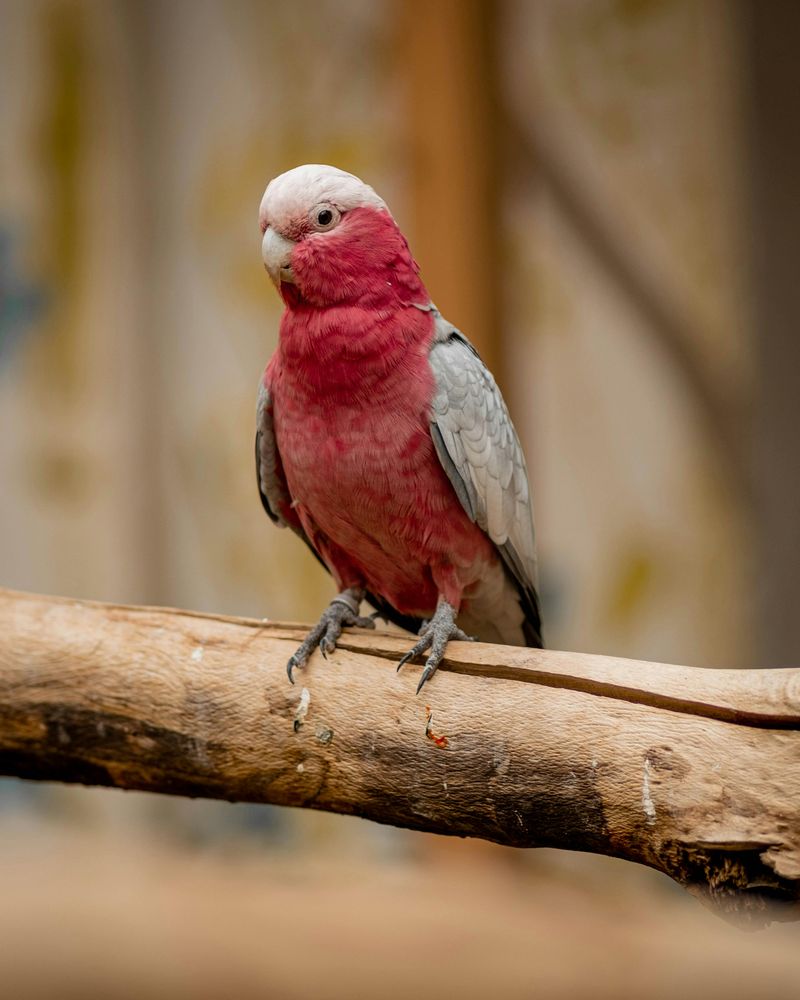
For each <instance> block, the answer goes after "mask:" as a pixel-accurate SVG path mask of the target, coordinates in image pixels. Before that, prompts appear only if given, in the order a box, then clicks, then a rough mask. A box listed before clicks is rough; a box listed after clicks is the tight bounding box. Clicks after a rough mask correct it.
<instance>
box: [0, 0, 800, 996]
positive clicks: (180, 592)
mask: <svg viewBox="0 0 800 1000" xmlns="http://www.w3.org/2000/svg"><path fill="white" fill-rule="evenodd" d="M798 29H800V5H798V4H796V3H793V2H791V0H786V2H784V0H771V2H770V3H768V4H767V3H758V2H757V0H529V2H525V0H496V2H493V3H492V2H488V0H460V2H459V0H425V2H423V0H315V2H295V3H286V2H277V0H275V2H267V0H258V2H257V0H228V2H222V0H216V2H215V0H102V2H101V0H96V2H92V0H0V428H2V431H3V433H2V434H0V570H1V571H2V572H1V573H0V583H2V584H3V585H5V586H9V587H15V588H19V589H27V590H33V591H40V592H46V593H57V594H66V595H74V596H80V597H89V598H96V599H100V600H109V601H124V602H135V603H151V604H167V605H175V606H184V607H189V608H194V609H199V610H207V611H218V612H229V613H234V614H245V615H255V616H258V617H263V616H268V617H270V618H275V619H281V618H286V619H291V620H299V619H308V620H311V619H315V618H316V617H317V616H318V614H319V612H320V609H321V608H322V607H323V606H324V604H325V603H326V602H327V600H328V599H329V598H330V596H331V595H332V587H331V582H330V580H329V579H328V578H327V577H326V576H325V575H324V574H323V573H322V571H321V570H320V569H319V568H318V567H317V565H316V564H315V562H314V560H313V559H312V557H311V556H310V555H309V554H308V553H307V552H306V550H305V547H304V546H302V545H300V544H299V543H298V542H297V540H296V539H295V538H294V537H293V536H291V534H290V533H289V532H278V531H275V530H274V529H273V528H272V526H271V525H270V524H269V522H268V521H267V519H266V518H265V517H264V515H263V512H262V510H261V506H260V504H259V501H258V496H257V493H256V489H255V476H254V470H253V459H252V440H253V427H254V423H253V421H254V407H255V388H256V385H257V382H258V379H259V376H260V373H261V371H262V370H263V367H264V365H265V363H266V360H267V359H268V357H269V355H270V354H271V352H272V350H273V349H274V346H275V343H276V333H277V326H278V319H279V314H280V310H279V302H278V299H277V297H276V296H275V294H274V292H273V290H272V288H271V286H270V285H269V283H268V281H267V279H266V277H265V275H264V273H263V270H262V266H261V259H260V236H259V231H258V224H257V209H258V203H259V200H260V197H261V194H262V192H263V189H264V187H265V185H266V183H267V181H268V180H269V179H270V178H271V177H272V176H274V175H275V174H277V173H280V172H282V171H283V170H286V169H288V168H289V167H291V166H294V165H296V164H298V163H302V162H324V163H333V164H336V165H338V166H340V167H343V168H345V169H347V170H351V171H353V172H354V173H357V174H358V175H360V176H362V177H363V178H364V179H366V180H367V181H368V182H369V183H371V184H372V185H373V186H374V187H375V188H376V189H377V190H378V191H379V192H380V193H381V194H382V195H383V196H384V197H385V198H386V200H387V201H388V202H389V204H390V205H391V206H392V209H393V212H394V214H395V217H396V218H397V220H398V222H399V223H400V225H401V227H402V228H403V230H404V231H405V232H406V234H407V235H408V237H409V240H410V243H411V247H412V250H413V251H414V253H415V256H416V257H417V259H418V261H419V263H420V265H421V267H422V272H423V277H424V278H425V280H426V283H427V285H428V288H429V289H430V291H431V293H432V295H433V296H434V298H435V300H436V302H437V304H438V305H439V307H440V308H441V309H442V311H443V312H444V313H445V315H446V316H447V317H448V318H449V319H451V320H452V321H453V322H455V323H456V324H457V325H459V326H461V328H462V329H463V330H464V331H465V332H466V333H467V334H468V336H470V337H471V338H472V340H473V341H474V342H475V343H476V345H477V346H478V347H479V349H480V351H481V353H482V354H483V356H484V357H485V359H486V360H487V361H488V363H489V364H490V366H491V367H492V368H493V370H494V371H495V372H496V374H497V376H498V381H499V382H500V384H501V386H502V388H503V390H504V393H505V395H506V398H507V400H508V402H509V405H510V408H511V412H512V415H513V417H514V420H515V423H516V426H517V428H518V430H519V433H520V436H521V438H522V440H523V444H524V446H525V450H526V454H527V456H528V463H529V468H530V474H531V480H532V484H533V489H534V498H535V504H536V519H537V530H538V536H539V548H540V565H541V567H542V590H543V603H544V611H545V624H546V631H547V638H548V641H549V644H550V645H552V646H554V647H559V648H563V649H573V650H586V651H593V652H603V653H611V654H616V655H623V656H632V657H637V658H642V659H651V660H663V661H669V662H678V663H690V664H696V665H699V666H724V667H731V666H743V667H744V666H764V667H769V666H781V665H790V664H793V665H797V663H798V660H799V659H800V656H799V655H798V650H799V649H800V615H798V613H797V606H798V601H800V583H799V582H798V577H799V576H800V569H799V567H800V518H798V508H799V507H800V463H799V462H798V458H797V452H798V449H797V432H798V427H800V419H799V418H800V385H798V365H799V364H800V338H798V322H799V321H800V283H798V281H797V278H796V275H795V270H796V267H797V261H798V259H800V254H798V247H797V241H798V236H797V234H798V232H800V182H799V181H798V178H800V133H799V132H798V128H797V123H798V121H799V120H800V63H798V60H797V57H796V53H797V43H798V41H800V31H799V30H798ZM0 877H1V878H2V896H0V899H2V906H0V970H2V971H0V982H2V992H3V994H4V995H5V996H9V997H12V996H13V997H15V998H17V997H19V998H26V997H34V996H35V997H73V996H74V997H76V998H77V997H81V998H85V997H92V996H102V997H113V998H116V997H147V998H149V997H250V996H265V997H267V996H269V997H306V996H312V995H313V996H320V997H328V996H330V997H339V996H342V997H345V996H346V997H373V996H387V997H390V996H407V995H410V994H412V993H413V994H415V995H418V994H420V993H421V994H423V995H424V994H429V993H433V994H434V995H436V996H456V995H458V996H459V997H462V998H467V997H473V996H474V997H482V996H486V995H488V994H489V993H490V992H491V993H498V994H499V993H502V995H505V996H511V997H516V996H534V995H535V996H538V997H543V998H545V997H584V996H585V997H606V996H608V997H672V996H675V995H677V994H679V993H680V994H681V995H682V996H683V997H693V996H698V997H699V996H703V997H716V996H720V997H739V996H741V997H749V996H753V995H759V996H765V997H782V996H786V997H790V996H791V997H796V996H797V982H798V979H797V976H798V973H800V947H799V946H800V931H798V930H797V929H795V928H792V927H791V926H774V927H773V928H771V929H770V930H768V931H765V932H761V933H759V934H757V935H750V936H746V935H744V934H743V933H742V932H741V931H738V930H735V929H732V928H729V927H728V926H727V925H725V924H723V923H722V922H721V921H720V920H719V919H718V918H716V917H715V916H712V915H711V914H709V913H707V912H706V911H704V910H702V909H701V907H700V905H699V904H698V903H696V902H695V901H694V900H692V899H691V898H690V897H689V896H687V895H685V894H684V893H682V892H681V891H679V890H677V889H676V888H674V887H673V886H672V885H671V884H670V883H669V882H668V880H666V879H665V878H663V877H661V876H659V875H656V874H655V873H653V872H649V871H647V870H645V869H640V868H637V867H634V866H632V865H628V864H625V863H622V862H614V861H610V860H608V859H602V858H595V857H581V856H574V855H569V854H566V853H560V852H553V851H533V852H513V851H506V850H502V849H500V848H496V847H493V846H491V845H487V844H480V843H470V842H461V841H458V842H450V841H448V840H445V839H437V838H433V837H426V836H422V835H415V834H409V833H406V832H402V831H395V830H392V829H383V828H379V827H377V826H374V825H371V824H368V823H365V822H359V821H355V820H351V819H345V818H342V817H334V816H324V815H319V816H318V815H312V814H310V813H304V812H300V811H289V810H280V809H274V808H268V807H260V808H259V807H252V806H231V805H225V804H219V803H202V802H189V801H182V800H179V799H175V800H172V799H167V798H158V797H155V796H147V795H143V794H135V793H130V794H126V793H121V792H114V791H108V790H88V789H80V788H67V787H59V786H41V787H40V786H36V785H29V784H24V783H21V782H17V781H14V780H11V779H6V780H3V781H0Z"/></svg>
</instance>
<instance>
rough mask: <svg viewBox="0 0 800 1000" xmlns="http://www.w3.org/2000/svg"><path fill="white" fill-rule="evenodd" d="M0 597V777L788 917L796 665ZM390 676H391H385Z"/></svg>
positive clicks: (791, 907) (796, 782)
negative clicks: (362, 822) (544, 857)
mask: <svg viewBox="0 0 800 1000" xmlns="http://www.w3.org/2000/svg"><path fill="white" fill-rule="evenodd" d="M303 629H304V626H300V625H285V624H274V623H264V622H259V621H254V620H249V619H237V618H229V617H225V616H214V615H200V614H194V613H191V612H187V611H176V610H170V609H166V608H134V607H124V606H116V605H107V604H97V603H91V602H81V601H74V600H69V599H63V598H48V597H41V596H37V595H31V594H20V593H15V592H12V591H0V773H4V774H12V775H17V776H20V777H24V778H33V779H41V780H56V781H72V782H82V783H85V784H96V785H114V786H117V787H121V788H130V789H146V790H149V791H156V792H164V793H168V794H176V795H191V796H206V797H213V798H223V799H229V800H243V801H251V802H271V803H276V804H281V805H293V806H304V807H309V808H314V809H324V810H329V811H332V812H340V813H349V814H354V815H358V816H364V817H367V818H369V819H372V820H376V821H378V822H382V823H392V824H396V825H398V826H404V827H410V828H413V829H418V830H429V831H433V832H436V833H443V834H451V835H457V836H473V837H482V838H484V839H487V840H492V841H496V842H498V843H502V844H508V845H512V846H518V847H535V846H549V847H562V848H570V849H574V850H582V851H592V852H596V853H600V854H607V855H612V856H616V857H622V858H627V859H629V860H631V861H638V862H641V863H643V864H647V865H650V866H652V867H654V868H657V869H659V870H661V871H663V872H666V873H667V874H668V875H670V876H671V877H672V878H674V879H676V880H677V881H678V882H679V883H681V884H682V885H684V886H686V887H687V888H688V889H690V890H691V891H693V892H695V893H696V894H698V895H700V896H701V897H702V898H704V899H705V900H706V901H711V902H713V903H715V904H717V905H718V906H719V907H720V908H721V909H722V910H723V911H724V912H725V913H727V914H729V915H738V916H740V917H744V918H745V919H747V920H749V921H750V922H752V923H758V922H760V921H764V920H767V919H771V918H772V917H773V916H774V911H773V910H772V909H770V908H768V902H769V901H770V900H779V901H782V902H783V903H785V904H786V905H785V906H783V907H782V908H781V915H782V916H783V917H786V918H791V919H796V918H797V917H798V916H800V907H799V905H798V901H800V670H796V669H782V670H770V671H753V670H751V671H744V670H741V671H740V670H704V669H699V668H689V667H679V666H671V665H664V664H655V663H642V662H638V661H630V660H620V659H614V658H611V657H605V656H588V655H584V654H577V653H559V652H552V651H541V650H527V649H515V648H510V647H503V646H492V645H488V644H471V643H451V645H450V647H449V650H448V653H449V655H448V658H447V660H446V663H445V666H444V667H443V668H442V669H441V670H440V672H439V673H438V674H437V675H436V677H435V678H434V680H433V682H432V683H431V684H429V685H428V687H427V688H426V689H425V690H424V692H423V694H422V695H421V696H420V697H415V696H414V688H415V686H416V681H417V675H418V671H419V668H418V667H413V666H409V667H406V668H404V670H403V671H402V672H401V673H400V674H396V673H395V671H394V669H393V662H396V661H397V660H398V659H399V658H400V656H401V655H402V653H403V652H405V651H406V649H407V648H408V639H407V638H406V637H404V636H402V635H396V634H389V633H381V632H376V633H371V632H355V631H352V632H348V633H347V634H346V636H344V637H343V640H342V643H341V648H340V649H339V650H337V652H336V653H335V654H334V655H333V656H332V657H329V659H328V661H327V662H325V661H323V660H322V659H321V658H320V657H319V656H315V657H314V658H313V659H312V661H311V663H310V665H309V667H308V669H307V670H305V671H302V672H299V674H298V683H297V684H296V685H295V686H294V687H292V686H290V685H289V683H288V681H287V679H286V673H285V664H286V660H287V659H288V656H289V655H290V653H291V652H292V650H293V648H294V646H295V645H296V644H297V642H298V640H299V637H300V636H301V634H302V632H303ZM387 661H388V662H387Z"/></svg>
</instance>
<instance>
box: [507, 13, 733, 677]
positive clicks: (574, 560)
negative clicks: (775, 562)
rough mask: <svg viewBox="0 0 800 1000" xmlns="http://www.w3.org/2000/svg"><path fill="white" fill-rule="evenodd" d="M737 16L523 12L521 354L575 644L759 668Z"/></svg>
mask: <svg viewBox="0 0 800 1000" xmlns="http://www.w3.org/2000/svg"><path fill="white" fill-rule="evenodd" d="M736 10H737V8H736V7H735V5H733V4H729V3H725V2H715V0H710V2H705V3H693V2H640V3H629V2H617V0H554V2H544V3H525V2H519V3H513V4H510V5H509V7H508V19H507V22H506V34H505V47H504V51H505V52H506V53H507V62H506V96H507V103H508V106H509V108H510V109H511V111H510V113H511V115H512V116H513V119H514V122H515V125H516V127H517V128H518V129H519V130H520V131H521V132H522V133H524V134H525V135H526V136H527V137H528V138H529V141H531V142H532V143H534V148H533V153H532V155H531V157H530V160H529V161H528V163H527V168H528V169H529V170H530V173H531V178H532V180H531V183H529V184H528V185H527V187H526V188H525V189H524V190H523V191H522V193H521V194H520V195H519V196H518V197H517V199H515V200H512V201H510V203H509V206H508V233H507V240H508V242H509V245H510V246H513V252H509V254H508V255H507V258H506V259H507V260H508V261H509V262H510V263H511V272H510V277H509V281H508V285H509V297H510V300H511V303H512V308H513V321H512V322H511V323H510V325H509V330H508V333H507V341H506V355H507V357H508V358H509V359H510V360H511V364H510V365H509V366H508V371H509V372H510V373H511V376H510V377H511V379H512V381H511V395H512V398H513V400H514V403H515V412H516V413H517V416H518V421H519V422H520V423H521V424H522V425H523V431H524V435H525V441H526V444H527V446H528V453H529V455H530V456H531V459H532V466H533V479H534V484H535V496H536V500H537V516H538V521H539V524H540V527H541V562H542V565H543V567H544V581H545V587H546V588H548V589H549V593H550V595H551V599H552V604H551V605H550V609H551V627H550V631H549V638H550V640H551V641H552V642H554V643H555V644H556V645H558V646H562V647H567V648H570V649H583V650H588V651H591V650H593V651H595V652H606V653H617V654H622V655H630V656H635V657H641V658H649V659H660V660H666V661H672V662H683V663H693V664H702V665H717V666H723V665H724V666H742V665H745V664H748V663H749V662H750V659H751V656H752V650H751V631H752V622H751V620H750V617H749V615H750V606H751V602H750V600H749V597H748V594H749V592H750V590H751V587H752V584H751V582H750V545H751V525H750V523H749V520H748V506H747V498H746V496H744V495H743V491H742V482H743V481H745V480H746V479H747V475H748V471H749V470H748V469H747V468H746V467H745V466H746V462H747V455H746V453H745V452H744V449H743V448H742V449H741V450H738V449H736V447H735V445H734V447H731V446H730V443H729V441H728V439H727V437H726V438H725V440H724V441H723V442H721V441H720V436H719V434H718V429H717V427H716V424H715V420H718V421H719V422H720V423H721V425H722V428H723V433H724V434H730V435H731V436H734V424H733V417H734V415H736V414H738V413H739V412H740V411H741V409H742V408H743V407H744V406H745V404H746V403H747V401H748V399H749V394H750V391H751V376H750V369H749V364H748V363H749V361H750V360H751V353H752V351H751V343H750V338H751V336H752V333H751V330H750V328H749V325H748V309H749V303H748V295H747V282H746V257H745V252H746V245H745V236H746V234H745V232H744V228H743V221H742V219H743V212H744V205H743V198H744V193H743V148H742V142H743V134H742V124H741V102H742V98H743V95H742V92H741V88H742V86H743V84H742V77H743V76H744V72H745V71H744V67H743V65H742V61H741V52H740V45H739V35H738V24H737V21H736V19H735V16H734V15H735V14H736ZM537 156H538V157H539V161H538V163H537ZM537 170H538V174H539V179H538V183H537ZM624 278H627V279H630V280H631V281H632V282H633V283H634V285H635V294H632V291H634V290H633V289H631V288H630V287H629V286H628V285H626V284H625V281H624V280H622V279H624ZM664 311H666V313H667V314H668V315H667V317H666V318H665V317H664V315H663V313H664ZM667 319H669V322H668V321H667Z"/></svg>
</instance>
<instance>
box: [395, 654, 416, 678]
mask: <svg viewBox="0 0 800 1000" xmlns="http://www.w3.org/2000/svg"><path fill="white" fill-rule="evenodd" d="M413 652H414V650H413V649H412V650H411V651H410V652H408V653H406V655H405V656H403V657H402V658H401V659H400V662H399V663H398V664H397V670H396V673H398V674H399V673H400V667H404V666H405V665H406V664H407V663H408V661H409V660H410V659H411V654H412V653H413Z"/></svg>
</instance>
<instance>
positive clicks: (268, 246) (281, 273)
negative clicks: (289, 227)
mask: <svg viewBox="0 0 800 1000" xmlns="http://www.w3.org/2000/svg"><path fill="white" fill-rule="evenodd" d="M294 248H295V244H294V243H293V242H292V240H287V239H286V237H285V236H281V234H280V233H277V232H275V230H274V229H273V228H272V226H267V228H266V230H265V231H264V239H263V240H262V243H261V256H262V257H263V258H264V267H265V268H266V269H267V273H268V274H269V276H270V278H272V282H273V284H274V285H275V287H276V288H277V289H278V291H280V288H281V284H283V283H287V284H290V285H293V284H294V272H293V271H292V250H294Z"/></svg>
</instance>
